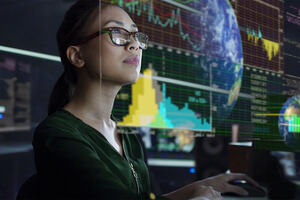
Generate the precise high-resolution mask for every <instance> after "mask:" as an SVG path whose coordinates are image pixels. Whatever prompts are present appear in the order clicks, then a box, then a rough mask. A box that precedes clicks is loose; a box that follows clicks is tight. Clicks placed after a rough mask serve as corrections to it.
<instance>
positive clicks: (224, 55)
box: [108, 0, 243, 132]
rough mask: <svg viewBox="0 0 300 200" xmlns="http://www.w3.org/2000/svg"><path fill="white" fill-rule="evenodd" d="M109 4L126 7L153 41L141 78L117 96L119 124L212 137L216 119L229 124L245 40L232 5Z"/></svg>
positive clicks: (218, 3)
mask: <svg viewBox="0 0 300 200" xmlns="http://www.w3.org/2000/svg"><path fill="white" fill-rule="evenodd" d="M108 2H109V3H115V4H118V5H119V6H121V7H123V8H124V9H125V10H126V11H127V12H128V13H129V14H130V15H131V17H132V18H133V21H135V23H136V24H137V25H138V27H139V29H141V30H142V31H143V32H145V33H147V34H148V35H149V36H150V41H151V42H150V47H149V49H147V50H146V51H144V52H143V59H142V70H141V77H140V78H139V80H138V81H137V82H136V83H135V84H133V85H131V86H128V87H125V88H123V89H122V90H121V91H120V93H119V94H118V96H117V100H116V102H115V106H114V111H115V114H114V115H115V116H117V117H118V118H119V119H120V122H119V123H118V125H120V126H131V127H143V126H146V127H150V128H167V129H186V130H193V131H200V132H211V131H212V130H213V129H212V127H213V122H212V118H213V115H216V114H217V113H219V114H222V116H221V115H219V114H218V117H223V118H224V119H225V117H226V116H227V115H228V114H229V113H230V111H231V109H232V108H233V106H234V105H235V103H236V100H237V98H238V96H239V91H240V87H241V82H242V73H243V57H242V46H241V38H240V32H239V29H238V26H237V21H236V18H235V15H234V12H233V9H232V8H231V6H230V4H229V2H228V1H216V0H214V1H193V2H177V1H165V0H163V1H150V0H145V1H120V0H119V1H108ZM212 16H214V17H213V18H212ZM220 22H221V23H220ZM220 30H221V31H220ZM212 108H215V109H214V112H213V111H212ZM216 111H218V112H216Z"/></svg>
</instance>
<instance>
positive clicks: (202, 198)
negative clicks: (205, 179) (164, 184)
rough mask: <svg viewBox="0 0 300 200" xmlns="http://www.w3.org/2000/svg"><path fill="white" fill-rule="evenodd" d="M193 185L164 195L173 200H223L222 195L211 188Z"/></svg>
mask: <svg viewBox="0 0 300 200" xmlns="http://www.w3.org/2000/svg"><path fill="white" fill-rule="evenodd" d="M195 183H196V182H194V183H191V184H189V185H186V186H184V187H182V188H179V189H177V190H175V191H173V192H170V193H168V194H165V195H163V196H164V197H167V198H169V199H172V200H187V199H189V200H223V198H222V196H221V193H220V192H217V191H216V190H214V189H213V187H211V186H204V185H201V184H195Z"/></svg>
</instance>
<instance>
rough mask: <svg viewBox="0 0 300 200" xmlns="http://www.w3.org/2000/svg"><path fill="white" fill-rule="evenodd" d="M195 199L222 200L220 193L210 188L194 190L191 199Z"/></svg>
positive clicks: (200, 187) (204, 187)
mask: <svg viewBox="0 0 300 200" xmlns="http://www.w3.org/2000/svg"><path fill="white" fill-rule="evenodd" d="M195 197H197V198H200V197H201V198H207V199H208V200H223V198H222V196H221V193H220V192H218V191H216V190H214V189H213V187H211V186H198V187H197V188H195V191H194V194H193V199H194V198H195Z"/></svg>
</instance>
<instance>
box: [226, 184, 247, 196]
mask: <svg viewBox="0 0 300 200" xmlns="http://www.w3.org/2000/svg"><path fill="white" fill-rule="evenodd" d="M228 191H230V192H233V193H236V194H238V195H241V196H248V195H249V193H248V192H247V191H246V190H244V189H243V188H242V187H239V186H234V185H229V186H228Z"/></svg>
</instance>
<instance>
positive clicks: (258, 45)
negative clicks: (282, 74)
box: [231, 0, 283, 72]
mask: <svg viewBox="0 0 300 200" xmlns="http://www.w3.org/2000/svg"><path fill="white" fill-rule="evenodd" d="M231 3H232V5H233V8H234V9H235V13H236V15H237V20H238V24H239V28H240V32H241V37H242V41H243V54H244V62H245V64H248V65H251V66H256V67H261V68H264V69H268V70H273V71H277V72H278V71H283V52H282V49H283V48H282V41H283V22H282V20H281V18H282V10H283V2H282V1H280V0H274V2H273V3H272V4H271V3H270V1H267V0H236V1H233V0H231Z"/></svg>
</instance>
